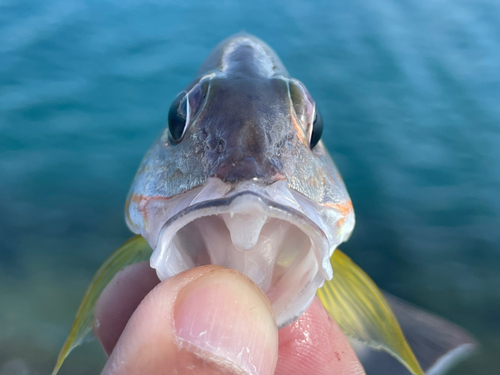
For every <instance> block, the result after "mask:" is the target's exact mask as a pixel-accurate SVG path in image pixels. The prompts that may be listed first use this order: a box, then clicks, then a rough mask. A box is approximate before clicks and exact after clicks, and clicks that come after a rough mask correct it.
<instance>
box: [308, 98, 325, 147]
mask: <svg viewBox="0 0 500 375" xmlns="http://www.w3.org/2000/svg"><path fill="white" fill-rule="evenodd" d="M315 113H316V115H315V117H314V121H313V128H312V132H311V149H313V148H314V146H316V145H317V144H318V142H319V140H320V139H321V134H322V133H323V118H322V117H321V114H320V113H319V111H318V108H315Z"/></svg>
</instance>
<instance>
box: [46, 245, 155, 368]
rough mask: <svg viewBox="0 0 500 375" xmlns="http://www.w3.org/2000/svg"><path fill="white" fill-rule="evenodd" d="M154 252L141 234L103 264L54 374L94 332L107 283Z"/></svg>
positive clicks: (81, 304)
mask: <svg viewBox="0 0 500 375" xmlns="http://www.w3.org/2000/svg"><path fill="white" fill-rule="evenodd" d="M151 253H152V249H151V247H150V246H149V244H148V242H147V241H146V240H145V239H144V238H143V237H142V236H140V235H138V236H134V237H132V238H131V239H129V240H128V241H127V242H125V243H124V244H123V245H122V246H121V247H120V248H118V249H117V250H116V251H115V252H114V253H113V254H111V256H110V257H109V258H108V259H106V260H105V261H104V263H103V264H102V266H101V267H99V269H98V270H97V272H96V274H95V275H94V277H93V278H92V280H91V282H90V284H89V286H88V287H87V290H86V291H85V295H84V296H83V299H82V302H81V303H80V307H79V308H78V311H77V313H76V317H75V320H74V322H73V325H72V326H71V329H70V331H69V335H68V338H67V339H66V341H65V343H64V345H63V347H62V349H61V352H60V353H59V357H58V358H57V362H56V365H55V367H54V371H52V375H56V374H57V372H58V371H59V369H60V368H61V366H62V364H63V362H64V360H65V359H66V357H67V356H68V355H69V353H70V352H71V351H72V350H73V349H74V348H75V347H76V346H78V345H79V344H81V343H82V341H83V340H84V339H85V336H86V335H87V334H88V333H89V332H90V331H91V329H92V325H93V320H94V309H95V306H96V303H97V300H98V299H99V296H100V295H101V293H102V291H103V289H104V288H105V287H106V285H108V283H109V282H110V281H111V280H112V279H113V277H114V276H115V275H116V273H117V272H118V271H120V270H121V269H122V268H124V267H125V266H128V265H130V264H133V263H137V262H141V261H144V260H147V259H149V258H150V257H151Z"/></svg>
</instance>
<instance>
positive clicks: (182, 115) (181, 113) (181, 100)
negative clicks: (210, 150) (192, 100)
mask: <svg viewBox="0 0 500 375" xmlns="http://www.w3.org/2000/svg"><path fill="white" fill-rule="evenodd" d="M188 113H189V102H188V98H187V96H186V93H185V92H181V93H180V94H179V95H177V97H176V98H175V99H174V101H173V103H172V105H171V106H170V110H169V111H168V129H169V130H170V137H171V139H172V141H173V142H174V143H177V142H179V141H180V140H181V138H182V135H183V134H184V130H185V129H186V124H187V121H188Z"/></svg>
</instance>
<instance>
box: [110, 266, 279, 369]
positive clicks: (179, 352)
mask: <svg viewBox="0 0 500 375" xmlns="http://www.w3.org/2000/svg"><path fill="white" fill-rule="evenodd" d="M277 353H278V333H277V328H276V323H275V318H274V314H273V312H272V308H271V307H270V304H269V301H268V300H267V297H265V295H264V294H263V293H262V291H261V290H260V289H259V288H257V287H256V286H255V285H254V284H253V283H252V282H251V281H250V280H249V279H248V278H247V277H246V276H244V275H241V274H240V273H238V272H236V271H233V270H228V269H224V268H221V267H214V266H205V267H199V268H196V269H192V270H188V271H186V272H183V273H182V274H179V275H176V276H174V277H173V278H171V279H169V280H167V281H165V282H162V283H161V284H159V285H157V286H156V287H155V288H154V289H153V290H152V291H151V293H149V294H148V295H147V296H146V298H144V300H143V301H142V302H141V303H140V305H139V307H138V308H137V310H136V311H135V313H134V314H133V315H132V317H131V318H130V321H129V322H128V324H127V326H126V328H125V330H124V331H123V334H122V336H121V337H120V339H119V340H118V343H117V345H116V347H115V348H114V350H113V352H112V354H111V356H110V358H109V360H108V363H107V364H106V367H105V369H104V371H103V374H135V373H141V374H142V373H155V374H170V373H178V374H184V375H187V374H200V375H201V374H206V375H209V374H222V373H223V374H241V373H248V374H259V375H271V374H273V373H274V368H275V366H276V361H277Z"/></svg>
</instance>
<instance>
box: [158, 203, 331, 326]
mask: <svg viewBox="0 0 500 375" xmlns="http://www.w3.org/2000/svg"><path fill="white" fill-rule="evenodd" d="M326 246H327V245H326V241H325V240H324V238H323V237H322V235H321V234H320V231H318V230H317V229H316V228H310V227H309V226H308V224H307V223H305V222H303V221H302V220H301V219H300V218H297V217H294V215H293V214H291V213H290V212H286V211H282V210H280V209H279V208H276V207H274V208H273V207H269V205H268V204H267V203H263V202H262V201H261V198H259V197H257V196H255V195H253V194H243V195H242V196H240V197H238V198H237V199H234V200H233V201H232V202H231V203H230V204H228V205H223V206H217V205H214V206H207V207H200V208H198V209H193V210H192V211H190V212H187V213H185V214H183V215H180V216H179V217H178V218H177V219H175V220H172V221H171V223H168V224H167V225H166V226H165V227H164V229H163V230H162V231H161V233H160V236H159V240H158V244H157V246H156V248H155V251H154V253H153V255H152V257H151V267H153V268H155V269H156V271H157V274H158V276H159V278H160V279H162V280H164V279H167V278H169V277H172V276H174V275H176V274H178V273H180V272H183V271H185V270H187V269H190V268H193V267H197V266H202V265H207V264H215V265H220V266H224V267H227V268H231V269H234V270H237V271H239V272H241V273H243V274H245V275H246V276H248V277H249V278H250V279H251V280H252V281H253V282H255V283H256V284H257V285H258V286H259V287H260V288H261V289H262V290H263V291H264V292H265V293H266V295H267V296H268V298H269V300H270V302H271V304H272V306H273V309H274V311H275V314H276V319H277V323H278V326H279V327H282V326H285V325H287V324H289V323H291V322H292V321H294V320H295V319H297V318H298V317H299V316H300V315H301V314H302V313H303V312H304V311H305V309H307V307H308V306H309V304H310V303H311V301H312V299H313V297H314V295H315V293H316V290H317V289H318V287H319V286H320V285H321V284H322V283H323V281H324V279H325V272H324V270H323V268H322V259H321V257H322V254H325V252H327V251H328V249H326V248H325V247H326Z"/></svg>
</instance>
